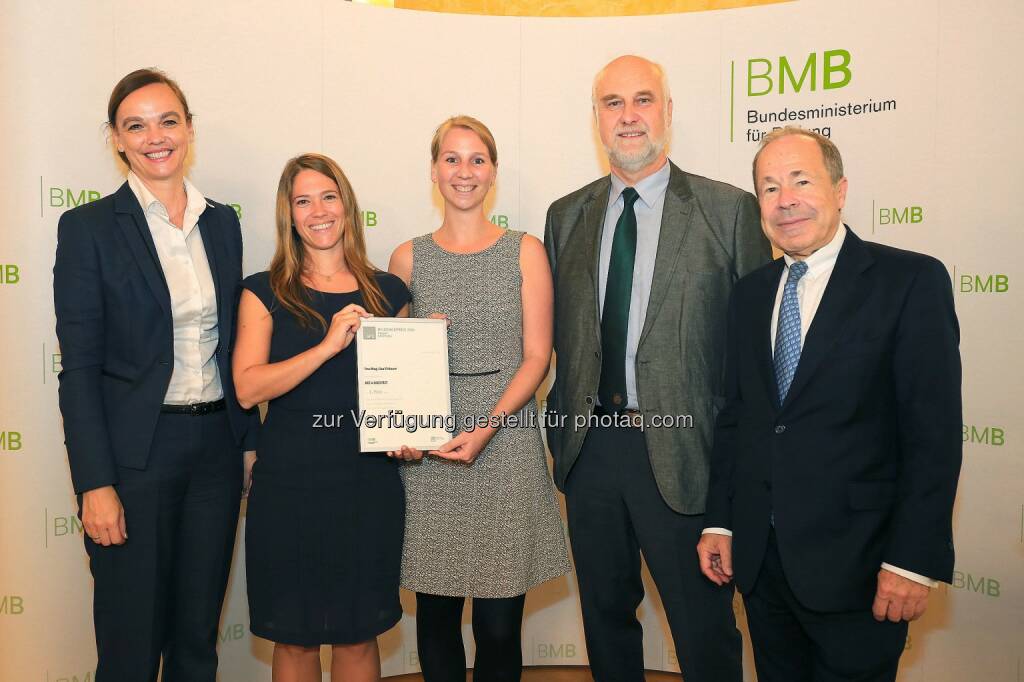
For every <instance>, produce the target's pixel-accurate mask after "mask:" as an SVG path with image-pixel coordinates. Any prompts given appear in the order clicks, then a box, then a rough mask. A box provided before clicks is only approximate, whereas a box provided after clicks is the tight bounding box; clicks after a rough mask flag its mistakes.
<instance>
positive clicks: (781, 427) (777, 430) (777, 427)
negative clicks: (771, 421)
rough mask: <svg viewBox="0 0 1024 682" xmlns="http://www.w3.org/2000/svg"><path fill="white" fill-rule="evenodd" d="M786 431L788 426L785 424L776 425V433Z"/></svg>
mask: <svg viewBox="0 0 1024 682" xmlns="http://www.w3.org/2000/svg"><path fill="white" fill-rule="evenodd" d="M785 432H786V427H785V426H783V425H782V424H779V425H778V426H776V427H775V433H785Z"/></svg>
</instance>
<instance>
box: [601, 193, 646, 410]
mask: <svg viewBox="0 0 1024 682" xmlns="http://www.w3.org/2000/svg"><path fill="white" fill-rule="evenodd" d="M639 196H640V195H639V194H637V193H636V190H635V189H633V188H632V187H627V188H626V189H624V190H622V199H623V206H622V215H620V216H619V222H618V223H616V224H615V236H614V237H613V238H612V257H611V259H610V260H609V261H608V278H607V280H606V281H605V287H604V308H603V309H602V310H601V384H600V386H599V387H598V390H597V396H598V398H599V399H600V400H601V406H602V407H603V408H604V409H606V410H608V411H609V412H617V411H619V410H622V409H625V407H626V329H627V327H628V326H629V299H630V296H631V295H632V292H633V261H635V260H636V213H635V212H634V211H633V204H635V203H636V200H637V199H638V198H639Z"/></svg>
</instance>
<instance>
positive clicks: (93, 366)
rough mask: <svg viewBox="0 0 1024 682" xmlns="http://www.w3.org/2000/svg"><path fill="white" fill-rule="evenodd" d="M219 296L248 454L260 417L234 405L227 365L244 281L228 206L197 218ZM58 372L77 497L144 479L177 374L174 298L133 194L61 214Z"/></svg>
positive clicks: (238, 423) (221, 364) (236, 425)
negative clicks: (131, 478)
mask: <svg viewBox="0 0 1024 682" xmlns="http://www.w3.org/2000/svg"><path fill="white" fill-rule="evenodd" d="M199 231H200V234H201V235H202V237H203V245H204V246H205V249H206V256H207V259H208V260H209V262H210V270H211V272H212V274H213V281H214V285H215V287H216V295H217V318H218V319H217V326H218V333H219V336H220V341H219V344H218V346H217V351H216V357H217V366H218V369H219V370H220V380H221V383H222V384H223V387H224V399H225V401H226V403H227V411H228V416H229V419H230V421H231V428H232V432H233V433H234V435H235V438H236V440H237V442H238V445H239V448H240V451H241V449H242V448H243V447H244V448H245V449H254V443H255V437H256V430H257V428H258V425H259V419H258V413H256V412H255V411H254V410H253V411H250V412H249V413H246V412H244V411H243V410H242V408H241V407H240V406H239V405H238V401H237V400H236V399H235V390H234V384H233V383H232V379H231V361H230V354H231V349H232V347H233V345H234V333H235V317H236V314H237V300H238V295H239V293H240V289H239V284H240V282H241V279H242V234H241V229H240V227H239V223H238V217H237V216H236V215H235V212H234V211H233V210H232V209H231V208H230V207H228V206H225V205H223V204H218V203H216V202H213V201H207V207H206V210H205V211H204V212H203V214H202V215H201V216H200V218H199ZM53 298H54V309H55V311H56V314H57V339H58V341H59V342H60V350H61V364H62V367H63V368H62V370H61V372H60V375H59V381H60V389H59V395H60V410H61V414H62V415H63V417H64V438H65V443H66V445H67V450H68V461H69V462H70V465H71V479H72V482H73V484H74V488H75V492H78V493H82V492H85V491H87V490H92V489H94V488H99V487H103V486H107V485H113V484H116V483H117V482H118V476H117V468H118V467H127V468H131V469H144V468H145V467H146V465H147V462H148V461H149V453H150V446H151V443H152V440H153V432H154V430H155V428H156V422H157V418H158V416H159V414H160V405H161V404H162V403H163V400H164V396H165V395H166V393H167V386H168V384H169V383H170V380H171V372H172V371H173V368H174V341H173V336H172V323H171V298H170V293H169V291H168V289H167V284H166V281H165V280H164V275H163V270H162V269H161V267H160V261H159V258H158V257H157V252H156V246H155V244H154V243H153V237H152V235H151V234H150V231H149V225H148V224H147V223H146V218H145V215H144V213H143V210H142V207H141V206H140V205H139V202H138V200H137V199H136V198H135V194H134V193H133V192H132V190H131V188H130V187H129V186H128V183H125V184H123V185H121V187H120V189H118V190H117V192H115V193H114V194H112V195H110V196H107V197H104V198H102V199H99V200H98V201H95V202H92V203H89V204H85V205H83V206H79V207H77V208H74V209H72V210H70V211H67V212H66V213H64V215H62V216H61V218H60V224H59V226H58V232H57V258H56V263H55V264H54V266H53Z"/></svg>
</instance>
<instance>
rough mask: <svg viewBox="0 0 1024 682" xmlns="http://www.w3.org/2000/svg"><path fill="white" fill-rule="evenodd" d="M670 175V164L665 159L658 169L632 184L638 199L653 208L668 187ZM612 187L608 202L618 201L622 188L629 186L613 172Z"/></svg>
mask: <svg viewBox="0 0 1024 682" xmlns="http://www.w3.org/2000/svg"><path fill="white" fill-rule="evenodd" d="M671 175H672V165H671V164H670V163H669V162H668V160H667V159H666V161H665V163H664V164H663V165H662V166H661V168H659V169H658V170H656V171H654V172H653V173H651V174H650V175H648V176H647V177H646V178H644V179H643V180H641V181H640V182H638V183H636V184H635V185H633V186H632V187H633V189H635V190H636V193H637V194H639V195H640V201H642V202H644V205H645V206H646V207H647V208H653V207H654V206H655V204H657V203H658V201H659V200H660V199H661V197H662V195H663V194H665V190H667V189H668V181H669V176H671ZM611 178H612V188H611V192H610V194H609V195H608V201H609V203H615V202H618V201H619V200H620V199H621V197H622V190H624V189H626V187H629V185H627V184H626V181H625V180H623V179H622V178H620V177H619V176H618V175H616V174H615V173H612V174H611Z"/></svg>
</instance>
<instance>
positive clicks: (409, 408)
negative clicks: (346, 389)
mask: <svg viewBox="0 0 1024 682" xmlns="http://www.w3.org/2000/svg"><path fill="white" fill-rule="evenodd" d="M356 364H357V380H358V383H359V409H358V411H357V412H356V414H355V415H354V417H355V422H356V425H357V426H358V427H359V451H360V452H381V451H385V450H398V449H399V448H401V447H402V446H403V445H408V446H409V447H413V448H416V449H418V450H434V449H436V448H438V447H440V446H441V445H443V444H444V443H447V442H448V441H449V440H451V438H452V432H453V431H454V419H453V416H452V401H451V388H450V386H449V383H448V322H447V320H434V319H424V318H416V317H366V318H363V319H362V321H361V322H360V327H359V330H358V331H357V332H356Z"/></svg>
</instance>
